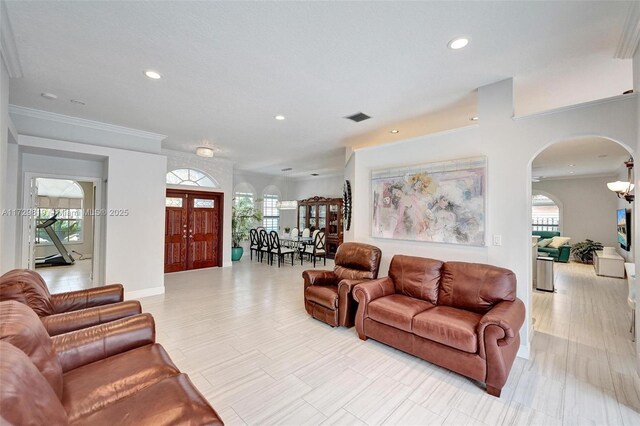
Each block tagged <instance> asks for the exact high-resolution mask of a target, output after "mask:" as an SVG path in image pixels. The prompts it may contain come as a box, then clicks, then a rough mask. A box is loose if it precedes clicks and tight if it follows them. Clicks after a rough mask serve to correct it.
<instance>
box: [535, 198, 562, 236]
mask: <svg viewBox="0 0 640 426" xmlns="http://www.w3.org/2000/svg"><path fill="white" fill-rule="evenodd" d="M531 220H532V225H533V230H534V231H560V229H559V227H560V208H559V207H558V205H557V204H556V203H555V201H553V200H552V199H551V198H549V197H547V196H546V195H542V194H538V195H533V197H532V199H531Z"/></svg>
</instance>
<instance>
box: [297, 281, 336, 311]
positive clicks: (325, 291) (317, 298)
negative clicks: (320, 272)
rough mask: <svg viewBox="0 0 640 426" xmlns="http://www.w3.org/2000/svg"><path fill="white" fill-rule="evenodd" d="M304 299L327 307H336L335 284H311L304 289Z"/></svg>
mask: <svg viewBox="0 0 640 426" xmlns="http://www.w3.org/2000/svg"><path fill="white" fill-rule="evenodd" d="M304 296H305V299H306V300H307V301H309V302H313V303H316V304H318V305H321V306H324V307H325V308H329V309H334V310H335V309H338V286H337V285H312V286H309V287H307V288H306V289H305V290H304Z"/></svg>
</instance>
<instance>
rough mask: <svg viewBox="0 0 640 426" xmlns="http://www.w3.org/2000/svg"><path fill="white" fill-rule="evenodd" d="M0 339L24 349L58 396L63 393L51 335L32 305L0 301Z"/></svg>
mask: <svg viewBox="0 0 640 426" xmlns="http://www.w3.org/2000/svg"><path fill="white" fill-rule="evenodd" d="M0 340H4V341H5V342H7V343H11V344H12V345H13V346H15V347H16V348H18V349H20V350H21V351H22V352H24V353H25V354H26V355H27V356H28V357H29V359H30V360H31V362H32V363H33V364H34V365H35V366H36V367H37V368H38V370H39V371H40V374H42V376H43V377H44V378H45V379H46V380H47V382H49V385H50V386H51V388H52V389H53V391H54V392H55V393H56V395H57V396H58V398H61V397H62V366H61V365H60V362H59V361H58V356H57V354H56V352H55V349H54V348H53V343H52V342H51V337H49V334H48V333H47V330H46V329H45V328H44V325H43V324H42V321H40V318H38V316H37V315H36V313H35V312H33V310H31V308H29V307H28V306H27V305H25V304H23V303H20V302H18V301H15V300H7V301H4V302H0Z"/></svg>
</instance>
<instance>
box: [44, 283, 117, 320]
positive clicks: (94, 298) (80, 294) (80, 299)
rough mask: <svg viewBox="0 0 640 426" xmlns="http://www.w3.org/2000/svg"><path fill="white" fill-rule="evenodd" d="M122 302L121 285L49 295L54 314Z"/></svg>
mask: <svg viewBox="0 0 640 426" xmlns="http://www.w3.org/2000/svg"><path fill="white" fill-rule="evenodd" d="M123 300H124V286H123V285H122V284H110V285H105V286H102V287H95V288H90V289H86V290H78V291H70V292H67V293H58V294H52V295H51V304H52V305H53V309H54V310H55V311H56V313H61V312H69V311H77V310H79V309H85V308H91V307H94V306H102V305H108V304H110V303H117V302H122V301H123Z"/></svg>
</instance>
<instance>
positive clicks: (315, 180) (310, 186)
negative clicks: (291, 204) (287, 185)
mask: <svg viewBox="0 0 640 426" xmlns="http://www.w3.org/2000/svg"><path fill="white" fill-rule="evenodd" d="M343 183H344V175H343V174H341V175H335V176H327V177H321V176H316V177H311V178H304V179H298V180H296V181H295V186H294V191H295V194H296V200H303V199H305V198H310V197H314V196H318V197H325V198H342V184H343Z"/></svg>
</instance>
